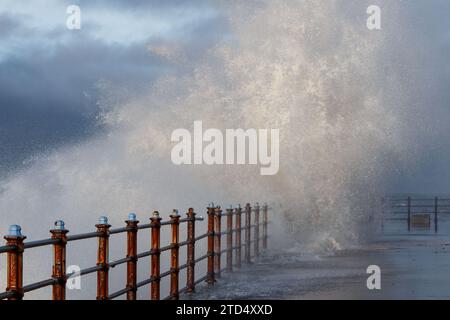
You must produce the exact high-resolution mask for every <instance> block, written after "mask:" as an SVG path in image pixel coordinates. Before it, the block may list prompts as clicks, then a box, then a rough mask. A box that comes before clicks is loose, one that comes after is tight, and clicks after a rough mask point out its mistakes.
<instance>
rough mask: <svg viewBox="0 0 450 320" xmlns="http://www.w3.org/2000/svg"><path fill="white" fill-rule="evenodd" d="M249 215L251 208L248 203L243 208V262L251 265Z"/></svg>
mask: <svg viewBox="0 0 450 320" xmlns="http://www.w3.org/2000/svg"><path fill="white" fill-rule="evenodd" d="M251 213H252V207H251V206H250V203H247V205H246V206H245V262H246V263H251V252H250V244H251Z"/></svg>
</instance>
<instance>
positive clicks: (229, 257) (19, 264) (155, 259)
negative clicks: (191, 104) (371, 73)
mask: <svg viewBox="0 0 450 320" xmlns="http://www.w3.org/2000/svg"><path fill="white" fill-rule="evenodd" d="M260 209H261V208H260V206H259V205H258V204H256V206H255V208H253V209H252V207H251V206H250V204H247V205H246V206H245V209H244V213H245V226H244V227H242V225H241V216H242V208H241V206H238V207H237V208H232V207H231V208H229V209H227V210H226V212H225V213H223V211H222V209H221V207H219V206H214V204H211V205H210V206H209V207H208V209H207V216H208V218H207V232H206V233H205V234H203V235H200V236H196V235H195V229H196V222H197V221H203V220H204V219H203V218H202V217H197V216H196V213H195V212H194V209H192V208H191V209H189V210H188V212H187V213H186V218H183V219H182V218H181V216H180V215H179V214H178V211H177V210H174V211H173V213H172V215H171V216H170V220H168V221H164V222H162V219H161V218H160V216H159V212H157V211H155V212H154V213H153V216H152V217H151V218H150V223H148V224H139V221H138V220H137V217H136V215H135V214H134V213H131V214H129V216H128V220H127V221H126V226H125V227H123V228H117V229H111V225H110V224H109V223H108V218H107V217H100V219H99V223H98V224H96V225H95V227H96V228H97V230H96V231H95V232H91V233H85V234H78V235H73V236H69V235H68V232H69V231H68V230H66V228H65V224H64V222H63V221H61V220H59V221H56V222H55V227H54V229H52V230H50V233H51V238H49V239H45V240H40V241H32V242H25V241H24V240H25V239H26V237H25V236H24V235H22V233H21V227H20V226H18V225H13V226H11V227H10V229H9V234H8V235H7V236H5V240H6V245H5V246H2V247H0V254H2V253H6V254H7V287H6V291H5V292H3V293H0V300H4V299H8V300H21V299H23V297H24V295H25V294H26V293H28V292H31V291H34V290H38V289H41V288H45V287H49V286H52V298H53V300H65V299H66V283H67V280H68V279H70V278H71V277H73V276H76V275H79V276H84V275H88V274H92V273H97V300H110V299H115V298H118V297H120V296H123V295H126V298H127V300H136V298H137V290H138V289H139V288H141V287H143V286H146V285H150V299H152V300H160V298H161V297H160V291H161V290H160V282H161V279H163V278H165V277H170V295H169V296H168V297H166V298H164V299H165V300H169V299H172V300H177V299H179V297H180V294H183V293H193V292H195V289H196V286H197V285H199V284H200V283H202V282H206V283H208V284H209V285H214V283H215V282H216V281H217V279H218V278H220V275H221V273H222V272H223V271H228V272H231V271H233V267H237V268H239V267H241V264H242V257H241V252H242V250H241V249H242V247H243V248H244V250H245V262H246V263H250V262H251V257H252V255H251V244H254V256H258V255H259V253H260V252H259V245H260V242H262V244H263V248H264V249H266V248H267V238H268V233H267V230H268V227H267V226H268V224H269V222H268V210H269V208H268V206H267V205H264V206H263V207H262V211H263V222H262V223H260V222H259V219H260ZM252 213H254V219H255V220H254V222H255V223H254V224H252V223H251V215H252ZM222 216H226V231H222V225H221V219H222ZM233 218H234V219H233ZM233 220H234V225H235V228H233ZM182 224H186V226H187V227H186V228H187V239H186V241H183V242H180V225H182ZM261 225H262V227H263V235H262V237H260V236H259V230H260V226H261ZM164 226H170V227H171V239H172V241H171V243H170V244H168V245H166V246H164V247H161V240H160V238H161V228H162V227H164ZM146 229H150V238H151V248H150V250H148V251H146V252H143V253H138V252H137V234H138V231H141V230H146ZM252 229H254V232H253V239H252ZM242 230H244V232H245V241H244V242H243V243H242V237H241V231H242ZM124 233H126V235H127V255H126V257H125V258H123V259H120V260H116V261H109V259H108V257H109V238H110V236H112V235H116V234H124ZM223 236H226V248H225V249H222V242H221V241H222V237H223ZM233 236H234V237H233ZM93 238H96V239H98V251H97V264H96V266H93V267H90V268H87V269H83V270H81V271H80V272H79V273H77V274H75V273H70V274H67V273H66V252H67V245H68V243H70V242H74V241H78V240H85V239H93ZM202 239H207V252H206V253H205V254H204V255H203V256H201V257H199V258H195V251H196V243H197V242H198V241H200V240H202ZM233 240H234V241H233ZM233 242H234V245H233ZM45 246H52V247H53V252H54V254H53V268H52V275H51V277H50V278H49V279H46V280H43V281H39V282H36V283H33V284H30V285H26V286H23V253H24V250H28V249H31V248H38V247H45ZM182 247H186V250H187V259H186V260H187V261H186V263H185V264H183V265H180V261H179V251H180V248H182ZM163 252H170V270H168V271H166V272H163V273H161V270H160V269H161V268H160V262H161V258H160V256H161V253H163ZM222 254H226V267H225V268H223V269H222V265H221V256H222ZM146 257H150V259H151V263H150V264H151V268H150V277H149V278H148V279H146V280H144V281H141V282H139V283H138V282H137V272H138V268H137V264H138V261H139V260H140V259H143V258H146ZM233 257H234V259H233ZM203 260H207V273H206V275H205V276H203V277H201V278H199V279H196V278H195V266H196V264H197V263H199V262H201V261H203ZM234 260H235V262H234ZM122 264H126V266H127V277H126V287H125V288H124V289H122V290H119V291H117V292H113V293H110V292H109V287H108V285H109V270H110V268H114V267H116V266H119V265H122ZM182 270H186V286H185V287H184V288H182V289H180V288H179V273H180V271H182Z"/></svg>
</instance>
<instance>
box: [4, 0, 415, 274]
mask: <svg viewBox="0 0 450 320" xmlns="http://www.w3.org/2000/svg"><path fill="white" fill-rule="evenodd" d="M352 4H353V5H355V4H358V7H357V9H355V8H354V6H353V7H352ZM367 6H368V5H367ZM367 6H366V5H362V4H361V2H359V1H355V2H352V1H350V2H345V1H344V2H343V1H273V0H270V1H268V0H267V1H245V2H244V1H227V2H222V3H221V4H219V10H221V11H223V12H225V15H226V17H227V18H228V22H229V28H230V32H229V34H227V35H224V37H223V39H220V40H219V41H218V42H217V44H216V45H215V46H214V47H212V48H210V50H209V51H207V52H204V53H203V55H204V56H202V57H201V59H198V61H201V63H199V64H195V65H191V64H190V62H189V60H187V59H185V56H184V55H183V50H182V48H181V49H180V47H178V46H177V45H174V44H168V45H167V46H166V47H164V48H162V47H158V48H156V47H149V48H147V49H148V50H149V51H151V52H153V53H155V52H160V54H161V56H162V57H164V58H166V59H169V60H171V62H173V63H179V64H181V65H183V64H184V65H187V66H188V67H189V68H191V69H192V72H190V73H189V74H187V75H186V74H184V75H183V76H178V77H175V76H170V77H165V78H161V79H160V80H159V81H158V82H157V83H156V84H154V85H152V86H151V87H149V88H148V92H147V94H145V95H143V96H136V97H133V98H132V99H130V100H129V101H128V102H127V103H125V104H123V103H121V104H120V105H114V104H113V103H111V104H108V103H106V104H104V108H103V112H102V113H101V115H99V121H101V123H102V124H103V125H104V126H106V128H107V133H106V134H102V135H99V136H97V137H95V138H93V139H90V140H89V141H86V142H83V143H80V144H78V145H70V146H67V147H65V148H61V149H60V150H58V151H57V152H55V153H52V154H49V155H48V156H46V157H43V158H41V159H40V160H38V161H36V163H35V164H34V165H33V166H32V167H31V168H29V169H27V170H25V171H23V172H20V173H18V174H16V175H15V176H13V177H11V178H10V179H9V180H8V181H6V182H4V183H3V184H2V186H1V193H0V211H1V212H2V215H1V217H0V231H1V232H2V234H5V233H6V232H7V226H9V225H10V224H13V223H14V224H20V225H22V227H23V229H24V233H25V234H26V235H27V236H28V237H29V238H30V239H37V238H41V237H47V236H48V232H47V231H48V229H49V228H50V227H51V224H52V222H53V221H54V220H56V219H63V220H65V221H66V224H67V228H68V229H70V231H71V233H72V234H73V233H77V232H86V231H88V230H92V229H93V225H94V224H95V222H96V221H97V219H98V217H99V216H100V215H107V216H108V217H109V218H110V222H111V224H112V225H113V226H119V225H120V226H122V225H123V220H125V218H126V215H127V214H128V213H129V212H136V213H137V214H138V217H139V218H140V220H141V221H146V220H147V219H148V217H150V214H151V212H152V211H153V210H156V209H158V210H160V211H161V213H162V215H163V217H164V218H166V217H167V216H168V215H169V213H170V212H171V209H173V208H179V209H180V212H185V210H187V208H189V207H194V208H196V210H197V212H199V214H200V213H201V214H203V213H204V211H205V208H206V204H207V203H209V202H211V201H214V202H215V203H218V204H222V205H223V207H227V206H228V205H229V204H231V203H233V204H237V203H241V204H245V203H246V202H251V203H254V202H256V201H259V202H260V203H262V202H264V201H267V202H268V203H270V204H271V206H273V208H274V215H273V216H272V217H273V218H275V217H276V218H280V221H281V223H282V225H283V226H282V230H283V232H285V231H286V230H287V231H289V233H291V234H292V235H293V236H294V237H296V238H297V239H298V240H299V241H301V242H302V243H322V242H324V241H325V242H327V243H330V244H331V245H333V246H336V247H345V246H346V245H348V244H354V243H357V242H358V240H360V239H362V237H361V234H362V233H360V231H361V225H362V224H363V223H365V222H366V221H367V216H368V212H367V210H366V208H367V207H366V206H367V200H373V199H375V198H377V197H378V196H379V195H381V194H382V193H383V192H384V189H383V188H384V182H385V179H386V178H387V175H388V174H389V172H390V168H391V167H392V165H393V164H394V163H396V162H397V161H402V160H403V158H404V155H405V154H407V153H408V152H409V149H408V148H409V145H408V141H405V140H404V139H403V137H404V136H405V132H404V131H402V130H403V125H402V117H403V115H404V111H403V109H402V102H403V101H402V99H401V91H400V90H401V88H398V90H397V89H396V88H395V87H394V86H395V81H392V79H394V78H389V73H387V71H386V70H385V69H383V68H381V69H380V68H379V67H378V64H379V62H380V57H379V55H380V52H382V51H383V49H384V46H385V45H386V43H385V38H384V37H383V34H382V33H379V32H378V33H377V32H371V31H369V30H368V29H367V28H366V18H367V15H366V14H365V9H366V8H367ZM390 10H392V11H391V12H393V11H395V6H394V5H391V6H390ZM391 14H392V13H391ZM392 72H393V73H394V70H393V71H392ZM382 80H385V83H384V84H382ZM386 86H389V87H390V91H391V92H394V91H395V92H397V94H398V96H397V97H396V99H392V97H391V96H386V95H385V94H384V92H383V88H385V87H386ZM111 100H114V99H111ZM195 120H201V121H203V126H204V128H205V129H206V128H218V129H221V130H225V129H237V128H243V129H248V128H255V129H271V128H273V129H280V140H281V141H280V144H281V145H280V171H279V174H278V175H277V176H274V177H270V176H260V174H259V166H248V165H244V166H243V165H240V166H175V165H173V164H172V162H171V159H170V153H171V148H172V147H173V144H172V143H171V142H170V136H171V133H172V131H173V130H175V129H177V128H186V129H189V130H192V128H193V123H194V121H195ZM114 250H116V249H114ZM117 250H118V249H117ZM72 254H73V257H72V261H71V263H74V264H76V263H77V261H84V260H85V259H86V258H84V257H83V255H82V254H76V253H72ZM90 259H91V257H90ZM38 260H39V259H38V258H36V259H34V260H33V262H29V261H28V262H27V263H31V264H39V261H38ZM90 261H94V260H92V259H91V260H90ZM37 267H38V269H39V268H40V269H42V270H44V269H45V270H47V269H46V268H47V266H40V265H39V266H37Z"/></svg>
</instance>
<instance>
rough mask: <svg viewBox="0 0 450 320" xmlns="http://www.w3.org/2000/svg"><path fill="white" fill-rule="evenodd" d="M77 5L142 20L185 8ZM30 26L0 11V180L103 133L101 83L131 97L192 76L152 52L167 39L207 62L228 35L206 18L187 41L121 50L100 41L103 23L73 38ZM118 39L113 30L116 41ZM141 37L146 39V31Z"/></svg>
mask: <svg viewBox="0 0 450 320" xmlns="http://www.w3.org/2000/svg"><path fill="white" fill-rule="evenodd" d="M74 3H77V2H76V1H74ZM202 3H203V2H202V1H199V2H198V4H199V5H201V4H202ZM78 4H79V5H80V6H82V14H83V13H84V12H85V11H88V10H87V9H88V7H93V6H96V7H98V8H100V9H101V11H100V13H101V14H102V15H103V18H105V17H106V18H105V19H107V18H108V12H109V10H111V8H112V7H115V8H116V9H117V8H119V9H121V10H122V9H124V10H125V9H126V10H141V12H140V14H145V11H142V10H146V9H148V8H150V7H151V8H153V9H158V10H161V11H163V10H165V9H166V8H177V6H179V7H178V9H182V8H183V7H184V6H185V4H183V2H182V1H130V2H128V1H117V0H116V1H96V2H95V3H93V2H92V1H78ZM29 5H30V6H32V5H33V4H32V3H30V4H29ZM180 6H181V7H180ZM190 6H191V7H192V6H193V4H190ZM0 9H1V8H0ZM113 10H115V9H114V8H113ZM63 14H65V12H63ZM167 14H168V15H170V12H169V13H167ZM63 17H64V18H65V16H63ZM82 17H83V16H82ZM34 21H36V20H34ZM38 21H39V23H40V24H42V25H45V19H44V20H42V23H41V22H40V20H38ZM63 21H64V20H63ZM31 22H33V20H31V19H30V17H27V16H26V15H19V14H12V13H11V14H10V13H1V10H0V40H1V41H4V43H3V44H2V46H1V47H0V113H1V116H0V177H1V176H2V175H4V174H5V173H6V172H10V171H12V170H14V169H16V168H20V167H21V166H23V164H24V161H26V160H27V159H29V158H30V156H32V155H34V154H36V153H40V152H45V151H48V149H51V148H54V147H56V146H59V145H61V144H66V143H70V142H71V141H72V142H73V141H78V140H80V139H83V138H85V137H87V136H89V135H92V134H93V133H95V132H96V131H98V130H101V128H100V127H99V126H98V125H97V124H96V115H97V113H98V111H99V109H98V108H99V106H98V101H99V99H100V95H101V94H102V92H100V91H99V89H98V87H99V86H98V84H99V83H108V84H109V87H111V88H120V90H121V92H122V91H123V92H126V93H127V94H128V95H131V94H138V93H139V92H141V91H142V90H145V89H146V88H148V86H149V84H150V83H151V82H152V81H154V80H155V79H156V78H158V77H159V76H161V75H163V74H169V73H174V72H177V73H179V72H185V71H186V70H185V69H186V66H178V65H172V64H171V62H170V61H167V60H165V59H164V58H162V57H160V56H157V55H155V54H152V53H151V52H150V51H149V50H148V46H149V45H152V44H157V45H161V44H164V42H165V37H166V36H168V38H170V41H171V42H174V41H178V42H179V43H180V45H182V46H183V48H185V49H186V52H187V53H188V55H189V57H190V58H191V59H194V58H195V57H196V56H197V57H201V55H197V53H198V52H199V51H202V49H204V48H206V47H207V46H209V45H210V44H211V42H213V41H215V38H216V37H217V36H219V35H220V33H221V30H222V29H223V28H224V25H223V23H222V22H221V21H220V19H212V18H206V19H203V20H200V19H199V20H198V21H194V23H189V25H188V26H186V27H185V28H184V29H183V36H184V37H183V39H174V36H173V35H166V34H159V35H158V36H152V37H147V38H143V40H140V41H132V42H126V41H123V42H120V41H116V39H114V38H113V40H111V39H103V38H101V37H100V36H99V35H98V34H96V32H97V31H98V30H99V28H100V27H101V23H102V20H101V19H100V18H99V20H98V21H95V20H94V21H86V22H85V23H84V24H83V25H82V29H81V30H79V31H68V30H67V29H65V26H64V25H62V27H59V26H58V27H56V28H55V27H52V28H48V29H44V30H39V28H36V27H34V28H33V27H32V26H31V25H30V23H31ZM119 23H120V22H119ZM169 23H170V21H169ZM40 24H39V26H40ZM120 27H121V26H120V25H119V26H118V28H120ZM150 27H151V26H150ZM119 31H120V30H119ZM131 31H133V30H131ZM114 32H115V31H114V30H111V35H112V36H114V35H115V34H114ZM136 32H141V33H143V34H144V35H145V32H146V30H136ZM106 35H108V33H106ZM119 40H121V39H119ZM124 40H127V39H124ZM112 99H114V98H112ZM117 99H120V96H118V97H117Z"/></svg>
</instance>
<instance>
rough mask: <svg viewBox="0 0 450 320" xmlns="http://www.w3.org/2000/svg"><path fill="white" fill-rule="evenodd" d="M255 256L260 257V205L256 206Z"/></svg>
mask: <svg viewBox="0 0 450 320" xmlns="http://www.w3.org/2000/svg"><path fill="white" fill-rule="evenodd" d="M254 237H255V256H259V203H256V206H255V236H254Z"/></svg>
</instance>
